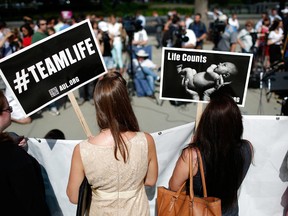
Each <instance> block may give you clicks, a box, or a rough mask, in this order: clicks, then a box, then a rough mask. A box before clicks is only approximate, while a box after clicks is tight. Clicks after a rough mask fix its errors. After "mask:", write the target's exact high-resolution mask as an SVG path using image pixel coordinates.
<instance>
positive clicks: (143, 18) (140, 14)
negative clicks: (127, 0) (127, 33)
mask: <svg viewBox="0 0 288 216" xmlns="http://www.w3.org/2000/svg"><path fill="white" fill-rule="evenodd" d="M135 17H136V21H137V20H141V22H140V24H141V26H142V28H145V26H146V18H145V16H143V14H142V12H141V11H140V10H138V11H136V14H135Z"/></svg>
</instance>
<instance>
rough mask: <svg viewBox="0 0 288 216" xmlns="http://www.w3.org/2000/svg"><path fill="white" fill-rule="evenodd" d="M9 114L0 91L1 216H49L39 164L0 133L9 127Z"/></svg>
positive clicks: (9, 108) (7, 105)
mask: <svg viewBox="0 0 288 216" xmlns="http://www.w3.org/2000/svg"><path fill="white" fill-rule="evenodd" d="M11 112H13V109H12V107H11V106H9V104H8V102H7V99H6V97H5V96H4V94H3V92H2V91H0V143H1V144H0V146H1V151H0V173H1V178H0V191H1V196H2V198H3V199H2V201H1V204H0V206H1V215H12V216H14V215H15V216H16V215H22V216H39V215H41V216H49V215H50V212H49V209H48V206H47V204H46V201H45V188H44V182H43V179H42V175H41V167H40V164H39V163H38V162H37V160H36V159H35V158H33V157H32V156H31V155H29V154H28V153H27V152H26V151H25V149H24V148H22V147H21V146H19V145H18V144H19V141H17V140H15V138H14V137H11V135H10V133H7V132H5V131H4V130H5V129H6V128H7V127H9V125H10V124H11Z"/></svg>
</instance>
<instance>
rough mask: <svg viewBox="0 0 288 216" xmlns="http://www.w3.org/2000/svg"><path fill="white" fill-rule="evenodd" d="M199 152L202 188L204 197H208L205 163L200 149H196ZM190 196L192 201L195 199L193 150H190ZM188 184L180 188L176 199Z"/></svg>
mask: <svg viewBox="0 0 288 216" xmlns="http://www.w3.org/2000/svg"><path fill="white" fill-rule="evenodd" d="M195 150H196V152H197V159H198V168H199V169H200V175H201V181H202V188H203V196H204V197H207V189H206V180H205V175H204V168H203V161H202V157H201V153H200V151H199V149H198V148H195ZM188 162H189V194H190V200H193V199H194V190H193V153H192V150H190V149H189V161H188ZM185 185H186V182H184V183H183V185H182V186H181V187H180V188H179V190H178V191H177V193H176V197H178V196H179V195H180V193H181V191H182V190H183V188H184V187H185Z"/></svg>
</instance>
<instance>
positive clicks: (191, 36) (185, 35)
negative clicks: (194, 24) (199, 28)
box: [177, 21, 197, 48]
mask: <svg viewBox="0 0 288 216" xmlns="http://www.w3.org/2000/svg"><path fill="white" fill-rule="evenodd" d="M178 34H180V35H178V36H177V37H178V38H177V40H178V39H179V40H181V47H182V48H195V46H196V42H197V38H196V35H195V33H194V32H193V30H191V29H187V28H186V24H185V22H184V21H180V22H179V31H178ZM181 35H182V36H181ZM180 36H181V38H179V37H180Z"/></svg>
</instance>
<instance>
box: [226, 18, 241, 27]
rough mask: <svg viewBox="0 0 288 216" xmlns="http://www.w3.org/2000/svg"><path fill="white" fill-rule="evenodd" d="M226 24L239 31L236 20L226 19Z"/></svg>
mask: <svg viewBox="0 0 288 216" xmlns="http://www.w3.org/2000/svg"><path fill="white" fill-rule="evenodd" d="M228 23H229V24H230V25H232V26H234V27H235V28H236V29H237V30H238V29H239V21H238V19H235V20H233V19H232V18H231V17H230V18H229V19H228Z"/></svg>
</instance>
